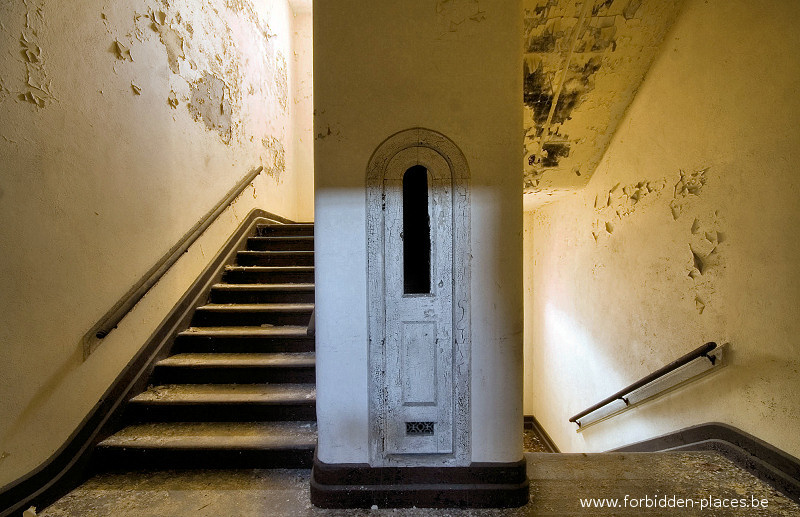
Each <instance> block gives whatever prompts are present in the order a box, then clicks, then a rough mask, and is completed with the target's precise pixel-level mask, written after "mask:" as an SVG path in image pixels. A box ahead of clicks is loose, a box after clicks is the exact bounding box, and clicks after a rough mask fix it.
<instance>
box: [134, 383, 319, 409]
mask: <svg viewBox="0 0 800 517" xmlns="http://www.w3.org/2000/svg"><path fill="white" fill-rule="evenodd" d="M316 391H317V390H316V386H315V385H314V384H165V385H161V386H153V387H151V388H149V389H147V390H146V391H144V392H142V393H140V394H138V395H136V396H135V397H133V398H132V399H131V403H134V404H155V405H160V404H236V403H245V404H246V403H262V404H282V403H297V402H314V401H315V400H316Z"/></svg>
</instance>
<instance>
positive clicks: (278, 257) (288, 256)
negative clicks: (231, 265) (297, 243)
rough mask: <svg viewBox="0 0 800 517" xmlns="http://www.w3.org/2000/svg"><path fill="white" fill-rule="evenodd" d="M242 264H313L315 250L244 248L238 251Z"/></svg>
mask: <svg viewBox="0 0 800 517" xmlns="http://www.w3.org/2000/svg"><path fill="white" fill-rule="evenodd" d="M236 263H237V264H238V265H240V266H313V265H314V252H313V251H258V250H243V251H239V252H237V253H236Z"/></svg>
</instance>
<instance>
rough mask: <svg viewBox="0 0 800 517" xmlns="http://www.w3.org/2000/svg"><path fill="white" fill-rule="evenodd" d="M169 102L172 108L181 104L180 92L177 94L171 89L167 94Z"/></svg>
mask: <svg viewBox="0 0 800 517" xmlns="http://www.w3.org/2000/svg"><path fill="white" fill-rule="evenodd" d="M167 104H169V107H170V108H172V109H175V108H177V107H178V104H179V103H178V94H176V93H175V92H174V91H170V92H169V95H168V96H167Z"/></svg>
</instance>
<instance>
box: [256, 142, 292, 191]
mask: <svg viewBox="0 0 800 517" xmlns="http://www.w3.org/2000/svg"><path fill="white" fill-rule="evenodd" d="M261 143H262V145H263V146H264V149H265V150H266V151H267V154H266V157H265V158H264V162H263V163H264V168H265V170H266V172H267V174H269V175H270V176H272V177H273V178H275V181H280V179H281V174H282V173H283V172H285V171H286V150H285V149H284V147H283V144H282V143H281V141H280V140H278V139H277V138H275V137H267V138H264V139H262V140H261Z"/></svg>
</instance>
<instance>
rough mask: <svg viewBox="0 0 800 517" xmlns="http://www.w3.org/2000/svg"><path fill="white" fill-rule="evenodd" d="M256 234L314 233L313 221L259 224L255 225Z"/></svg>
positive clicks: (265, 235)
mask: <svg viewBox="0 0 800 517" xmlns="http://www.w3.org/2000/svg"><path fill="white" fill-rule="evenodd" d="M256 235H259V236H262V237H268V236H274V235H292V236H299V235H309V236H313V235H314V223H293V224H259V225H257V227H256Z"/></svg>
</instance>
